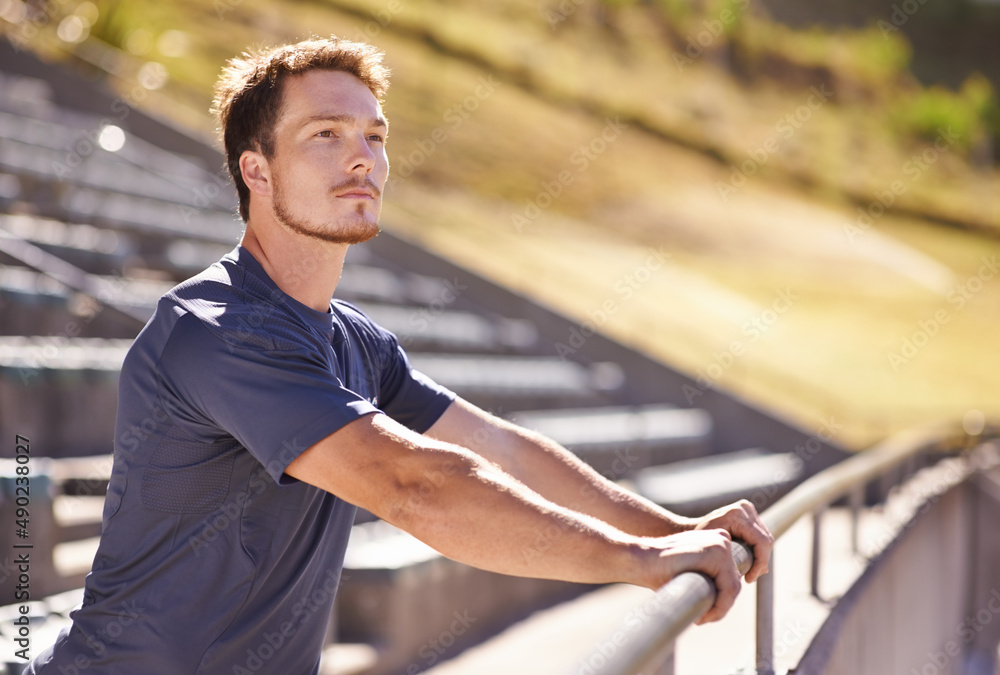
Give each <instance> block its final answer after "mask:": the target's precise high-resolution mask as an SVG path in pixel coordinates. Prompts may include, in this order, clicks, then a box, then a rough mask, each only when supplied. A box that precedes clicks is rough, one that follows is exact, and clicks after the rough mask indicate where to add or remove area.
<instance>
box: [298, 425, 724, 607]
mask: <svg viewBox="0 0 1000 675" xmlns="http://www.w3.org/2000/svg"><path fill="white" fill-rule="evenodd" d="M285 473H286V474H288V475H289V476H292V477H293V478H297V479H299V480H301V481H303V482H306V483H309V484H311V485H315V486H316V487H319V488H322V489H324V490H326V491H328V492H331V493H332V494H335V495H337V496H338V497H340V498H341V499H344V500H345V501H348V502H351V503H353V504H356V505H358V506H360V507H363V508H365V509H368V510H369V511H371V512H372V513H374V514H375V515H377V516H379V517H380V518H382V519H383V520H386V521H387V522H389V523H392V524H393V525H396V526H397V527H399V528H401V529H403V530H405V531H407V532H409V533H410V534H412V535H413V536H415V537H417V538H418V539H420V540H421V541H423V542H424V543H426V544H428V545H429V546H431V547H433V548H435V549H436V550H438V551H439V552H441V553H442V554H444V555H446V556H448V557H450V558H453V559H455V560H458V561H461V562H464V563H467V564H469V565H473V566H475V567H480V568H482V569H487V570H491V571H494V572H500V573H503V574H513V575H519V576H530V577H539V578H549V579H562V580H566V581H576V582H582V583H609V582H625V583H630V584H635V585H639V586H645V587H647V588H653V589H655V588H659V587H660V586H662V585H663V584H664V583H666V582H667V581H669V580H670V579H672V578H673V577H674V576H676V575H677V574H679V573H681V572H684V571H700V572H704V573H705V574H708V575H709V576H710V577H712V578H713V579H715V582H716V587H717V588H718V590H719V593H718V597H717V600H716V603H715V606H713V607H712V609H711V610H709V612H708V613H706V615H705V617H703V619H702V620H703V621H713V620H717V619H719V618H722V616H723V615H724V614H725V613H726V612H727V611H728V610H729V608H730V607H731V606H732V604H733V602H734V601H735V598H736V594H737V593H738V592H739V588H740V579H739V574H738V572H737V571H736V568H735V566H734V564H733V561H732V558H731V552H730V544H731V541H730V538H729V534H728V533H727V532H725V531H724V530H707V531H692V532H682V533H678V534H675V535H671V536H668V537H657V538H650V537H637V536H633V535H629V534H626V533H624V532H621V531H620V530H618V529H616V528H614V527H612V526H610V525H608V524H607V523H604V522H602V521H600V520H598V519H596V518H593V517H591V516H587V515H584V514H581V513H578V512H575V511H571V510H569V509H566V508H563V507H561V506H558V505H556V504H554V503H552V502H550V501H548V500H546V499H544V498H543V497H541V496H540V495H538V494H537V493H535V492H533V491H532V490H531V489H529V488H528V487H526V486H525V485H523V484H522V483H520V482H518V481H517V480H516V479H514V478H513V477H511V476H510V475H508V474H506V473H505V472H504V471H503V470H502V469H500V468H499V467H498V466H497V465H495V464H493V463H491V462H488V461H486V460H484V459H483V458H481V457H480V456H479V455H477V454H476V453H474V452H472V451H470V450H467V449H465V448H462V447H460V446H457V445H453V444H449V443H445V442H442V441H436V440H433V439H430V438H427V437H425V436H422V435H420V434H417V433H415V432H413V431H410V430H409V429H407V428H406V427H403V426H402V425H400V424H398V423H397V422H394V421H393V420H391V419H390V418H388V417H387V416H385V415H382V414H372V415H366V416H364V417H362V418H360V419H358V420H355V421H354V422H351V423H349V424H347V425H346V426H344V427H342V428H341V429H339V430H338V431H336V432H334V433H333V434H331V435H330V436H328V437H326V438H325V439H324V440H322V441H320V442H319V443H317V444H315V445H313V446H312V447H311V448H309V449H308V450H306V451H305V452H303V453H302V454H301V455H300V456H299V457H298V458H297V459H296V460H294V461H293V462H292V463H291V464H289V466H288V467H287V468H286V469H285Z"/></svg>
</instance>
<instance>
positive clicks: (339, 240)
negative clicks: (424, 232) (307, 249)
mask: <svg viewBox="0 0 1000 675" xmlns="http://www.w3.org/2000/svg"><path fill="white" fill-rule="evenodd" d="M284 225H285V227H287V228H288V229H289V230H291V231H292V232H295V233H296V234H300V235H303V236H306V237H312V238H313V239H319V240H320V241H325V242H327V243H330V244H361V243H364V242H366V241H368V240H369V239H372V238H374V237H377V236H378V234H379V233H380V232H381V231H382V230H381V229H380V228H379V226H378V222H377V221H376V222H370V221H365V222H362V223H350V224H348V225H329V226H326V227H317V226H309V225H303V224H302V223H295V222H291V221H286V222H285V223H284Z"/></svg>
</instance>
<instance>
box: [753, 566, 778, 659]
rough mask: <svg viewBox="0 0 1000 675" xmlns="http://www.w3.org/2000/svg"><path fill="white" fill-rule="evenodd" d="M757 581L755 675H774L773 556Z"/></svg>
mask: <svg viewBox="0 0 1000 675" xmlns="http://www.w3.org/2000/svg"><path fill="white" fill-rule="evenodd" d="M768 569H769V570H770V571H769V572H768V573H767V574H765V575H764V576H762V577H761V578H759V579H757V658H756V662H757V675H774V554H773V553H772V554H771V560H770V561H769V562H768Z"/></svg>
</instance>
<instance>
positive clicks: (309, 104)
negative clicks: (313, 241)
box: [268, 70, 389, 244]
mask: <svg viewBox="0 0 1000 675" xmlns="http://www.w3.org/2000/svg"><path fill="white" fill-rule="evenodd" d="M387 131H388V128H387V126H386V122H385V119H384V118H383V117H382V107H381V106H380V105H379V103H378V101H377V100H376V99H375V96H374V95H373V94H372V93H371V91H370V90H369V89H368V87H367V86H365V84H364V83H363V82H362V81H361V80H359V79H358V78H357V77H355V76H354V75H351V74H350V73H345V72H342V71H335V70H311V71H309V72H307V73H304V74H302V75H293V76H291V77H288V78H287V79H286V80H285V81H284V83H283V99H282V105H281V110H280V113H279V116H278V121H277V124H276V125H275V129H274V157H272V158H270V159H269V160H268V165H269V167H270V168H271V179H272V183H273V188H272V189H273V193H272V208H273V211H274V216H275V218H276V219H277V220H278V222H280V223H281V224H282V225H284V226H285V227H287V228H288V229H290V230H292V231H293V232H297V233H299V234H304V235H307V236H311V237H316V238H317V239H322V240H324V241H330V242H335V243H343V244H356V243H360V242H362V241H366V240H368V239H371V238H372V237H374V236H375V235H376V234H378V232H379V229H378V218H379V213H380V212H381V210H382V189H383V188H384V187H385V180H386V176H387V175H388V173H389V160H388V158H387V157H386V154H385V138H386V133H387Z"/></svg>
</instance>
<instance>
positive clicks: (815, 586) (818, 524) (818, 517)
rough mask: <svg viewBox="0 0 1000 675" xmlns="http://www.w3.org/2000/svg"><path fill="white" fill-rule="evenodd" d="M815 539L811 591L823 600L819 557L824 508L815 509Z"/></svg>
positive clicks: (814, 595) (813, 517)
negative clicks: (820, 586)
mask: <svg viewBox="0 0 1000 675" xmlns="http://www.w3.org/2000/svg"><path fill="white" fill-rule="evenodd" d="M812 521H813V539H812V564H811V569H810V570H809V592H810V593H812V596H813V597H814V598H816V599H817V600H822V599H823V598H821V597H820V596H819V557H820V536H821V533H822V529H823V509H822V508H820V509H817V510H816V511H813V516H812Z"/></svg>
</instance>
